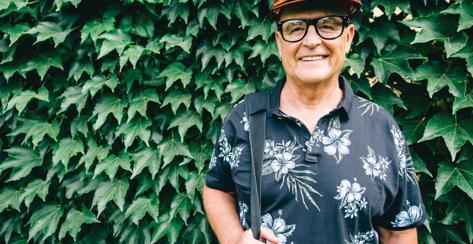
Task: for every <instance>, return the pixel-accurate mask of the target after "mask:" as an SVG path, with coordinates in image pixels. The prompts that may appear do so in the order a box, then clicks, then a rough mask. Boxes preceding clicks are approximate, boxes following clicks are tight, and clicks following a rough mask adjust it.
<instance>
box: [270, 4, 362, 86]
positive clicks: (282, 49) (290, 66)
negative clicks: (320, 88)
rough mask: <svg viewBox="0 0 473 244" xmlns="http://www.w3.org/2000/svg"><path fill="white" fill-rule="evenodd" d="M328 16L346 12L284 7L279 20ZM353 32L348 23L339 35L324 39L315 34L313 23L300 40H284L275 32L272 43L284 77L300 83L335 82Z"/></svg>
mask: <svg viewBox="0 0 473 244" xmlns="http://www.w3.org/2000/svg"><path fill="white" fill-rule="evenodd" d="M328 15H346V13H345V11H343V10H339V11H338V10H319V9H312V10H303V11H302V10H291V9H287V10H284V11H283V12H282V13H281V17H280V20H281V21H282V20H287V19H314V18H319V17H323V16H328ZM354 33H355V27H354V26H353V25H352V24H350V25H349V26H348V27H346V28H345V30H344V31H343V33H342V35H341V36H340V37H338V38H336V39H334V40H325V39H322V38H321V37H320V36H319V35H318V34H317V33H316V30H315V27H314V25H311V26H309V29H308V30H307V34H306V36H305V37H304V38H303V39H302V40H300V41H298V42H295V43H291V42H287V41H285V40H284V39H283V37H282V36H281V33H280V32H276V43H277V45H278V50H279V55H280V57H281V60H282V65H283V68H284V70H285V72H286V79H287V80H289V81H293V82H296V83H302V84H317V83H321V82H329V81H333V80H337V81H338V76H339V74H340V72H341V69H342V68H343V63H344V62H345V55H346V53H347V52H348V50H349V49H350V45H351V42H352V40H353V36H354Z"/></svg>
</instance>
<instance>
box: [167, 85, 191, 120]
mask: <svg viewBox="0 0 473 244" xmlns="http://www.w3.org/2000/svg"><path fill="white" fill-rule="evenodd" d="M191 102H192V95H191V94H189V93H183V92H181V91H179V90H172V91H171V92H169V93H168V94H167V96H166V97H165V98H164V101H163V104H162V105H161V108H162V107H164V106H166V105H168V104H169V105H171V109H172V112H173V113H174V114H176V111H177V109H178V108H179V106H180V105H181V104H184V106H185V107H186V109H189V107H190V105H191Z"/></svg>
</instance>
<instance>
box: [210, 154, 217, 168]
mask: <svg viewBox="0 0 473 244" xmlns="http://www.w3.org/2000/svg"><path fill="white" fill-rule="evenodd" d="M215 166H217V154H216V153H215V149H214V150H213V152H212V157H211V158H210V163H209V169H212V168H214V167H215Z"/></svg>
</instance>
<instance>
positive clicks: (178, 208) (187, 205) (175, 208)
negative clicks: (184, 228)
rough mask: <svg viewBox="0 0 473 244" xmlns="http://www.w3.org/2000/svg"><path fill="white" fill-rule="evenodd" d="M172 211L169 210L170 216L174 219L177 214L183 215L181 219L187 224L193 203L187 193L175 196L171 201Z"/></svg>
mask: <svg viewBox="0 0 473 244" xmlns="http://www.w3.org/2000/svg"><path fill="white" fill-rule="evenodd" d="M170 210H171V211H170V212H169V218H170V219H174V218H175V217H176V216H177V214H179V216H181V219H182V220H183V221H184V223H185V225H187V219H188V218H189V216H190V212H191V210H192V204H191V202H190V200H189V198H188V197H187V195H186V194H184V193H180V194H177V195H175V196H174V199H173V200H172V202H171V209H170Z"/></svg>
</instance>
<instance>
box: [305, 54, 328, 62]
mask: <svg viewBox="0 0 473 244" xmlns="http://www.w3.org/2000/svg"><path fill="white" fill-rule="evenodd" d="M326 57H328V56H324V55H316V56H306V57H302V58H301V60H302V61H319V60H322V59H325V58H326Z"/></svg>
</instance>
